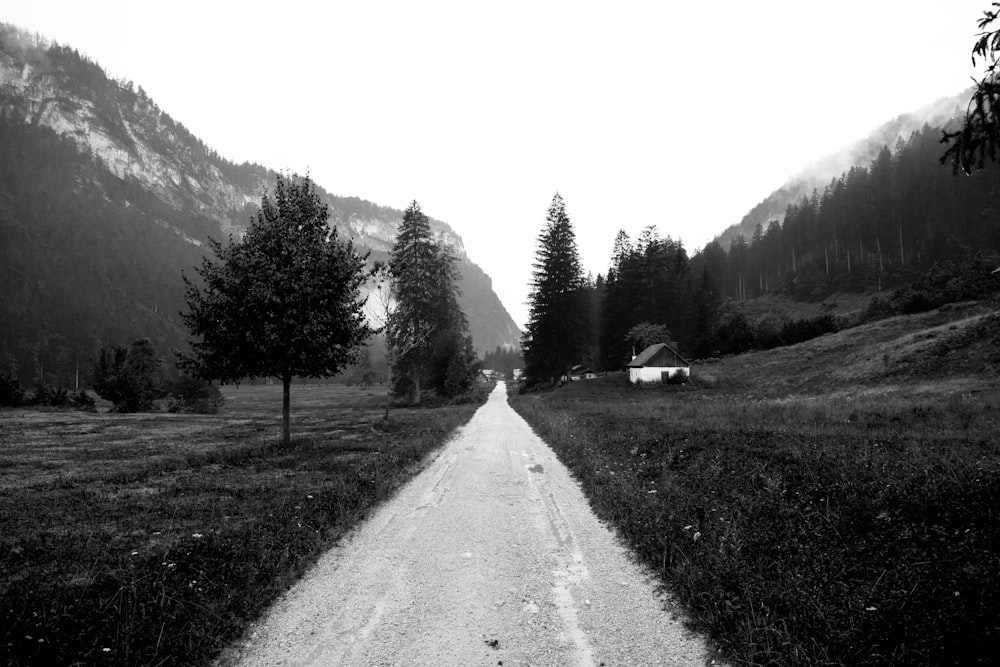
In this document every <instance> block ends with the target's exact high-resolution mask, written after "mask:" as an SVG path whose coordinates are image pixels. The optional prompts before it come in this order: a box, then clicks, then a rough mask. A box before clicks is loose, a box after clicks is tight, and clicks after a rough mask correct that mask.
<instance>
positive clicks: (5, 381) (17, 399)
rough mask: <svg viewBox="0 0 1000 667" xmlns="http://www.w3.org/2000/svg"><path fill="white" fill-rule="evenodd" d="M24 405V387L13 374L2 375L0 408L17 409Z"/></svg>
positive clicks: (0, 375) (0, 381)
mask: <svg viewBox="0 0 1000 667" xmlns="http://www.w3.org/2000/svg"><path fill="white" fill-rule="evenodd" d="M23 403H24V387H23V386H22V385H21V382H20V381H19V380H18V379H17V378H16V377H14V375H13V374H12V373H0V407H15V408H16V407H17V406H19V405H22V404H23Z"/></svg>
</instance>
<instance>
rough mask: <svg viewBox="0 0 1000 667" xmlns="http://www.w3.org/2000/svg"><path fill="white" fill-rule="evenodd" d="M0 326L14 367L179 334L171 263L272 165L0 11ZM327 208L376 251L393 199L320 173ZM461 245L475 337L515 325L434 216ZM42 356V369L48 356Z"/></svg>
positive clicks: (182, 259)
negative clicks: (328, 181) (363, 193)
mask: <svg viewBox="0 0 1000 667" xmlns="http://www.w3.org/2000/svg"><path fill="white" fill-rule="evenodd" d="M0 163H2V164H0V241H2V246H0V259H2V262H0V284H2V285H3V286H4V290H3V294H0V322H3V326H2V331H0V344H2V353H3V354H4V356H5V357H6V361H5V362H4V365H5V366H15V367H16V366H20V367H22V368H24V367H26V366H29V365H30V366H31V367H32V368H33V370H34V371H35V372H33V373H28V374H27V375H26V377H25V378H24V379H25V380H26V381H31V380H32V379H37V378H41V377H43V376H44V375H45V373H46V372H48V371H52V370H54V369H55V368H56V367H57V366H58V367H59V369H60V370H59V371H58V372H59V373H63V374H64V373H65V371H66V368H67V365H68V364H70V365H72V364H71V362H70V361H69V358H70V357H73V358H74V359H75V358H77V357H79V356H81V355H82V356H84V357H86V356H87V355H89V354H90V353H91V352H92V351H93V349H95V347H97V346H99V345H100V344H104V343H108V342H124V341H126V340H128V339H129V338H132V337H135V336H139V335H142V336H150V337H152V338H153V339H154V342H155V343H156V344H157V346H158V348H159V349H160V350H162V351H166V350H167V349H169V348H173V347H181V346H182V345H183V344H184V339H185V332H184V331H183V330H182V329H181V328H180V327H179V326H178V318H177V313H178V311H180V310H181V309H182V308H183V298H182V294H183V288H182V282H181V280H180V276H181V272H182V270H186V271H187V272H188V273H189V274H190V273H192V268H193V267H194V266H196V265H197V264H198V263H199V261H200V257H201V256H202V255H203V254H204V251H205V247H206V246H205V241H206V240H207V238H208V237H214V238H225V237H226V236H228V235H229V234H233V235H234V236H237V237H238V236H239V235H240V234H241V233H242V231H243V230H244V229H245V227H246V225H247V224H248V223H249V221H250V218H251V215H252V214H253V213H254V212H255V211H256V206H257V204H258V203H259V202H260V197H261V194H262V192H264V190H265V189H266V188H268V187H269V186H270V185H272V184H273V182H274V176H275V173H274V172H273V171H272V170H270V169H267V168H265V167H262V166H260V165H256V164H249V163H244V164H240V165H236V164H233V163H231V162H229V161H227V160H225V159H223V158H222V157H220V156H219V155H218V154H217V153H215V152H214V151H213V150H211V149H210V148H208V147H207V146H206V145H205V144H204V143H202V142H201V141H200V140H199V139H197V138H196V137H194V136H193V135H191V133H190V132H188V131H187V130H186V129H185V128H184V126H183V125H181V124H180V123H177V122H176V121H174V120H173V119H172V118H171V117H170V116H169V115H168V114H167V113H165V112H164V111H163V110H161V109H160V108H159V107H158V106H157V105H156V104H155V103H154V102H153V101H152V100H151V99H150V98H149V97H148V96H147V95H146V94H145V93H144V91H143V90H142V88H141V87H139V88H136V87H135V86H134V85H133V84H132V83H131V82H119V81H114V80H111V79H109V78H108V77H107V75H106V74H105V72H104V71H103V70H102V69H101V67H100V66H98V65H97V64H95V63H93V62H91V61H89V60H87V59H86V58H83V57H81V56H80V55H79V54H78V53H77V52H76V51H74V50H72V49H70V48H68V47H64V46H57V45H50V44H48V43H47V42H45V41H44V40H40V39H38V38H37V37H34V36H31V35H28V34H27V33H24V32H21V31H19V30H17V29H14V28H11V27H9V26H4V25H2V24H0ZM320 194H321V195H322V196H323V197H324V198H325V200H326V202H327V204H328V205H329V207H330V214H331V223H332V224H333V225H335V226H336V227H337V228H338V230H339V231H340V233H342V234H344V235H346V236H347V237H349V238H351V239H352V240H353V241H354V242H355V244H356V245H357V246H358V247H360V248H362V249H367V250H371V251H372V258H373V259H377V258H381V257H384V256H385V253H387V252H388V250H389V249H390V248H391V246H392V243H393V240H394V238H395V234H396V230H397V228H398V225H399V222H400V220H401V219H402V212H400V211H397V210H395V209H391V208H387V207H384V206H378V205H376V204H373V203H371V202H367V201H364V200H361V199H358V198H356V197H341V196H336V195H332V194H330V193H328V192H326V191H324V190H322V188H320ZM432 230H433V231H434V233H435V235H436V236H438V237H439V238H440V239H442V240H444V241H446V242H447V243H449V244H451V245H452V246H453V247H454V248H455V250H456V254H457V255H458V256H459V263H460V266H459V268H460V271H461V273H462V281H461V284H460V288H461V290H462V293H463V296H462V299H461V302H462V306H463V308H464V310H465V312H466V314H467V316H468V318H469V324H470V331H471V333H472V336H473V339H474V341H475V345H476V349H477V350H478V351H479V352H480V353H482V352H483V351H485V350H492V349H494V348H495V347H497V346H504V345H516V344H517V342H518V339H519V337H520V332H519V331H518V329H517V326H516V325H515V324H514V322H513V320H512V319H511V317H510V315H509V314H508V313H507V311H506V310H505V308H504V307H503V305H502V304H501V303H500V301H499V299H498V298H497V296H496V295H495V293H494V292H493V290H492V285H491V281H490V279H489V277H488V276H487V275H486V274H485V273H484V272H483V271H482V270H481V269H480V268H479V267H478V266H476V265H475V264H474V263H473V262H472V260H471V259H470V258H469V257H468V255H467V254H466V253H465V250H464V247H463V245H462V240H461V238H460V237H459V236H458V235H457V234H455V232H454V231H453V230H452V229H451V228H450V227H449V226H448V225H447V224H445V223H444V222H441V221H439V220H432ZM46 367H47V369H48V370H46Z"/></svg>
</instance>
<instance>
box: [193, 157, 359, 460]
mask: <svg viewBox="0 0 1000 667" xmlns="http://www.w3.org/2000/svg"><path fill="white" fill-rule="evenodd" d="M328 217H329V213H328V211H327V206H326V204H325V203H323V201H322V200H321V199H320V198H319V196H318V195H317V193H316V190H315V187H314V186H313V183H312V181H311V180H310V179H309V177H308V176H306V177H305V178H301V179H300V178H298V177H297V176H294V175H293V176H292V177H290V178H285V177H283V176H281V175H279V176H278V177H277V182H276V183H275V188H274V193H273V195H268V194H265V195H264V196H263V198H262V199H261V205H260V209H259V211H258V213H257V215H256V216H255V217H254V218H253V220H252V221H251V224H250V228H249V229H248V230H247V232H246V235H245V236H244V237H243V239H242V240H241V241H235V240H234V239H233V238H232V237H230V239H229V244H228V245H225V246H224V245H223V244H222V243H220V242H219V241H215V240H211V241H210V246H211V249H212V251H213V252H214V254H215V256H216V259H215V260H212V259H211V258H205V259H204V260H203V262H202V265H201V267H199V268H198V269H197V272H198V274H199V275H200V276H201V278H202V280H203V281H204V287H199V286H198V285H197V284H195V283H194V282H193V281H192V280H190V279H189V278H188V277H187V276H184V283H185V300H186V302H187V306H188V312H187V313H182V318H183V320H184V323H185V324H186V325H187V327H188V329H189V330H190V332H191V334H192V335H193V336H197V337H200V340H195V341H192V344H191V345H192V350H193V353H192V354H191V355H190V356H185V357H183V358H182V362H181V363H182V366H184V367H185V368H186V369H187V370H188V371H189V372H191V373H192V374H193V375H196V376H198V377H202V378H206V379H218V380H221V381H223V382H239V381H240V380H242V379H244V378H248V377H274V378H277V379H280V380H281V381H282V385H283V389H284V392H283V401H282V415H283V429H282V439H283V441H284V442H286V443H287V442H288V440H289V386H290V384H291V381H292V378H294V377H296V376H298V377H311V378H319V377H329V376H332V375H336V374H337V373H339V372H340V371H341V370H343V369H344V368H345V367H346V366H347V365H348V364H350V363H352V362H353V361H355V360H356V359H357V358H358V352H359V348H360V347H361V346H362V345H363V344H364V343H365V342H366V341H367V339H368V338H369V337H370V336H371V335H372V330H371V329H370V327H369V326H368V324H367V322H366V319H365V316H364V301H363V300H362V299H361V296H360V287H361V285H362V284H363V283H364V281H365V279H366V272H365V257H364V256H361V255H359V254H358V253H357V252H356V251H355V249H354V246H353V245H352V244H351V242H350V241H342V240H340V239H339V238H338V236H337V232H336V229H335V228H332V227H330V226H329V225H328V224H327V219H328Z"/></svg>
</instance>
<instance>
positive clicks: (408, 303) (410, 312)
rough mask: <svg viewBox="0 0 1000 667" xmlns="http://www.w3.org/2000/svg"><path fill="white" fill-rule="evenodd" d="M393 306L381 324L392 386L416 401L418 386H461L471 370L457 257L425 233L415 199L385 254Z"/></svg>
mask: <svg viewBox="0 0 1000 667" xmlns="http://www.w3.org/2000/svg"><path fill="white" fill-rule="evenodd" d="M389 270H390V273H391V276H392V294H393V299H394V302H395V303H394V307H393V310H392V312H391V313H390V314H389V316H388V318H387V319H388V321H387V324H386V344H387V345H388V346H389V348H390V356H391V358H392V369H391V371H392V374H393V386H394V391H395V393H397V394H402V393H408V394H409V396H410V399H411V401H413V402H414V403H419V402H420V390H421V387H429V388H433V389H435V390H437V391H438V392H439V393H441V394H444V395H455V394H457V393H461V392H462V391H465V390H467V389H468V388H469V387H470V386H471V384H472V379H473V375H474V373H475V363H476V358H475V353H474V352H473V351H472V339H471V338H469V335H468V321H467V320H466V318H465V314H464V313H463V312H462V309H461V307H460V306H459V303H458V297H459V291H458V281H459V279H460V275H459V272H458V261H457V258H456V257H455V254H454V252H453V251H452V250H451V248H450V247H448V246H447V245H445V244H443V243H438V242H436V241H435V240H434V238H433V237H432V235H431V228H430V219H429V218H428V217H427V216H426V215H425V214H424V213H423V211H421V210H420V204H418V203H417V202H416V201H414V202H413V203H411V204H410V206H409V207H408V208H407V209H406V211H404V213H403V220H402V222H401V223H400V226H399V232H398V234H397V236H396V243H395V245H394V246H393V249H392V254H391V256H390V259H389Z"/></svg>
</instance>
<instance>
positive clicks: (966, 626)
mask: <svg viewBox="0 0 1000 667" xmlns="http://www.w3.org/2000/svg"><path fill="white" fill-rule="evenodd" d="M998 370H1000V304H998V303H997V302H996V301H992V302H980V303H976V302H968V303H964V304H952V305H947V306H943V307H942V308H940V309H937V310H934V311H930V312H925V313H921V314H919V315H908V316H907V315H903V316H895V317H889V318H887V319H883V320H879V321H877V322H873V323H870V324H867V325H863V326H860V327H855V328H852V329H848V330H844V331H841V332H838V333H833V334H827V335H825V336H821V337H820V338H817V339H814V340H812V341H809V342H807V343H802V344H799V345H793V346H789V347H784V348H781V349H780V350H771V351H765V352H755V353H751V354H744V355H737V356H731V357H727V358H724V359H720V360H714V361H712V362H711V363H703V364H696V365H695V366H693V367H692V381H691V382H690V383H689V384H688V385H686V386H684V387H675V386H671V387H661V388H658V389H638V388H633V387H630V386H628V384H627V381H626V379H625V376H624V375H623V374H612V375H609V376H607V377H606V378H603V379H600V380H594V381H589V382H576V383H572V384H571V385H569V386H567V387H564V388H563V389H560V390H556V391H552V392H547V393H545V392H539V393H533V394H526V395H514V394H513V393H512V396H511V402H512V404H513V405H514V407H515V409H517V410H518V412H520V413H521V414H522V415H523V416H524V417H525V418H526V419H527V420H528V421H529V422H530V423H531V424H532V425H533V426H534V428H535V429H536V431H537V432H538V433H539V435H540V436H541V437H543V438H544V439H545V440H546V441H547V442H549V443H550V444H551V445H552V447H553V448H554V449H555V450H556V452H557V453H558V455H559V457H560V459H561V460H562V461H563V462H564V463H566V465H567V466H569V468H570V469H571V470H572V471H573V474H574V475H575V477H576V478H577V479H578V480H579V481H580V482H581V484H582V486H583V489H584V491H585V493H586V494H587V496H588V497H589V499H590V501H591V504H592V506H593V507H594V509H595V511H596V512H597V513H598V515H599V516H600V517H601V518H602V519H604V520H606V521H608V522H609V523H610V524H612V525H613V526H615V527H616V528H617V530H618V531H619V533H620V535H621V537H622V539H623V540H624V541H625V542H627V543H628V544H630V545H631V546H632V548H633V550H634V553H635V554H636V556H637V558H639V559H640V560H641V561H642V562H644V563H645V564H646V565H648V566H649V567H650V568H651V569H652V570H653V571H654V572H655V573H656V574H657V575H658V576H659V577H660V579H661V581H662V582H663V584H664V585H665V587H666V588H667V589H668V590H669V591H670V593H671V595H672V596H673V597H674V598H676V599H677V600H678V601H679V602H680V603H681V605H682V606H683V607H684V608H685V609H686V611H687V613H688V616H689V618H690V620H691V623H692V625H693V626H694V627H696V628H697V629H698V630H700V631H703V632H705V633H707V634H708V636H709V637H710V638H711V641H712V643H713V644H714V646H715V647H716V648H717V649H718V650H719V652H720V654H721V655H722V657H723V658H725V660H727V661H728V662H730V663H731V664H734V665H806V664H808V665H824V664H828V665H836V664H853V665H886V664H893V665H918V664H919V665H927V664H955V665H959V664H961V665H967V664H992V663H993V662H994V661H995V657H996V655H1000V620H998V619H1000V522H998V521H997V515H996V512H997V507H1000V444H998V440H997V437H996V433H997V431H998V428H1000V413H998V412H997V410H996V406H997V405H998V401H1000V382H998V381H997V379H996V378H997V371H998Z"/></svg>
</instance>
